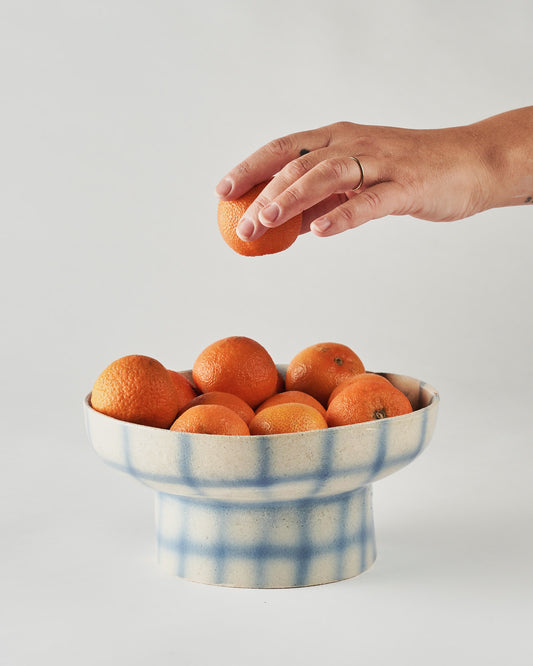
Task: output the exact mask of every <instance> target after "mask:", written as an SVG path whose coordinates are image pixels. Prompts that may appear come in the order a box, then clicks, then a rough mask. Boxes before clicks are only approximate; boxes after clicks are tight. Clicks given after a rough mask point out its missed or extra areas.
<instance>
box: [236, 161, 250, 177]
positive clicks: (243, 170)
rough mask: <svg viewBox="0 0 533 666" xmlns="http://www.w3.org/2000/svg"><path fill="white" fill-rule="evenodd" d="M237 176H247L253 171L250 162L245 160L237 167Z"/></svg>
mask: <svg viewBox="0 0 533 666" xmlns="http://www.w3.org/2000/svg"><path fill="white" fill-rule="evenodd" d="M235 171H236V175H237V176H247V175H248V174H249V173H250V171H251V166H250V163H249V162H248V160H243V161H242V162H241V163H240V164H238V165H237V166H236V167H235Z"/></svg>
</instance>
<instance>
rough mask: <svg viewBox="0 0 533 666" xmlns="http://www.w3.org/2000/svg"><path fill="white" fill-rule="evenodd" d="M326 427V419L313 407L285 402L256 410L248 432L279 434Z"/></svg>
mask: <svg viewBox="0 0 533 666" xmlns="http://www.w3.org/2000/svg"><path fill="white" fill-rule="evenodd" d="M327 427H328V424H327V423H326V419H325V418H324V417H323V416H322V414H321V413H320V412H319V411H318V410H316V409H315V408H314V407H311V406H310V405H304V404H303V403H297V402H286V403H282V404H279V405H272V406H271V407H265V408H264V409H262V410H261V411H260V412H257V413H256V415H255V416H254V418H253V419H252V420H251V422H250V434H251V435H279V434H281V433H285V432H304V431H307V430H323V429H324V428H327Z"/></svg>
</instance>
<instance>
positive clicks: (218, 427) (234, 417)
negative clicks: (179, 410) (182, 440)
mask: <svg viewBox="0 0 533 666" xmlns="http://www.w3.org/2000/svg"><path fill="white" fill-rule="evenodd" d="M170 429H171V430H177V431H179V432H197V433H202V434H205V435H249V434H250V431H249V429H248V426H247V425H246V423H245V422H244V421H243V420H242V419H241V417H240V416H239V415H238V414H236V413H235V412H234V411H233V409H230V408H229V407H224V405H195V406H194V407H191V408H190V409H187V410H186V411H185V412H183V414H182V415H181V416H179V417H178V418H177V419H176V420H175V421H174V423H173V424H172V426H171V428H170Z"/></svg>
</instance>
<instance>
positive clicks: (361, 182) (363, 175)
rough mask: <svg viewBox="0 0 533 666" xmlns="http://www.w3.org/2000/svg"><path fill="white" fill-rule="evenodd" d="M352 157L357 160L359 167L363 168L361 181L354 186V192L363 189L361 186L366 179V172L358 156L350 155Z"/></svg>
mask: <svg viewBox="0 0 533 666" xmlns="http://www.w3.org/2000/svg"><path fill="white" fill-rule="evenodd" d="M350 159H351V160H353V161H354V162H356V163H357V166H358V167H359V169H361V179H360V180H359V182H358V183H357V185H356V186H355V187H352V192H357V190H359V189H361V187H362V186H363V181H364V179H365V172H364V171H363V165H362V164H361V162H360V161H359V160H358V158H357V157H354V156H353V155H350Z"/></svg>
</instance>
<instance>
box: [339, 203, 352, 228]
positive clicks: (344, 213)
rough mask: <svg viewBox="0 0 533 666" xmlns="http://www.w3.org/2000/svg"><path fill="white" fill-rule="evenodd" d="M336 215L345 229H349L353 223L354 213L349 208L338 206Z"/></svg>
mask: <svg viewBox="0 0 533 666" xmlns="http://www.w3.org/2000/svg"><path fill="white" fill-rule="evenodd" d="M337 215H338V217H339V218H340V221H341V222H342V223H343V226H345V227H351V226H353V223H354V219H355V217H354V212H353V210H352V208H351V207H350V206H339V208H337Z"/></svg>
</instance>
